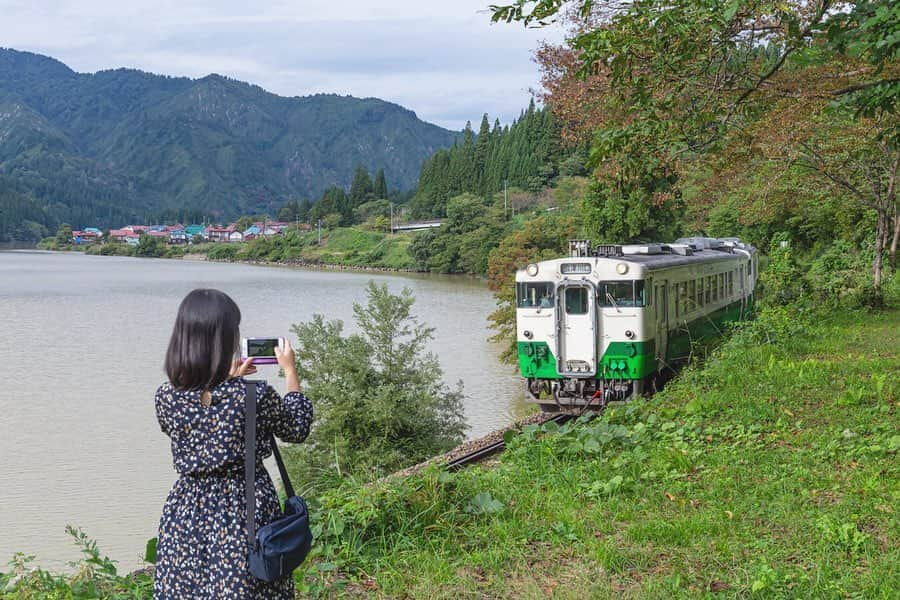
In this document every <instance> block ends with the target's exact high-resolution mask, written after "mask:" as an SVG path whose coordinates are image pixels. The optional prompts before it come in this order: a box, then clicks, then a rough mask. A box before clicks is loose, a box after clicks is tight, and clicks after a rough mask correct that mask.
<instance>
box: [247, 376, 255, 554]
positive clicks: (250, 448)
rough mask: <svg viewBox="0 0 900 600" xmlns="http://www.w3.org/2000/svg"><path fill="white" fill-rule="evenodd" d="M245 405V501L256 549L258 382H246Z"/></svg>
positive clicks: (249, 539) (249, 537)
mask: <svg viewBox="0 0 900 600" xmlns="http://www.w3.org/2000/svg"><path fill="white" fill-rule="evenodd" d="M244 385H245V389H246V395H245V396H246V401H245V404H244V415H245V418H244V479H245V481H244V499H245V501H246V504H247V543H248V544H249V545H250V547H251V548H255V547H256V382H251V381H246V382H245V383H244Z"/></svg>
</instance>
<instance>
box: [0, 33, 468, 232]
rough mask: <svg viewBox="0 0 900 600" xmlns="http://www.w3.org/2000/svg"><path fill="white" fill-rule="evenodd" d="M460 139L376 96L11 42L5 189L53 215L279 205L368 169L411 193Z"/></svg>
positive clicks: (0, 129)
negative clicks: (76, 59)
mask: <svg viewBox="0 0 900 600" xmlns="http://www.w3.org/2000/svg"><path fill="white" fill-rule="evenodd" d="M459 136H460V133H458V132H452V131H449V130H447V129H443V128H441V127H438V126H437V125H433V124H430V123H426V122H424V121H422V120H420V119H419V118H418V117H417V116H416V114H415V113H414V112H412V111H411V110H408V109H405V108H403V107H401V106H398V105H396V104H392V103H389V102H385V101H383V100H379V99H376V98H364V99H360V98H354V97H350V96H338V95H333V94H317V95H313V96H306V97H293V98H286V97H281V96H277V95H275V94H272V93H269V92H267V91H265V90H263V89H262V88H260V87H258V86H255V85H251V84H247V83H243V82H240V81H236V80H234V79H230V78H227V77H223V76H221V75H208V76H206V77H203V78H200V79H190V78H185V77H167V76H163V75H154V74H151V73H145V72H142V71H137V70H133V69H115V70H108V71H99V72H97V73H92V74H89V73H77V72H75V71H73V70H72V69H70V68H69V67H67V66H66V65H65V64H63V63H61V62H59V61H58V60H55V59H53V58H50V57H46V56H41V55H38V54H33V53H30V52H21V51H17V50H12V49H3V48H0V192H5V193H7V194H15V195H16V197H17V198H18V199H19V202H20V204H21V203H22V202H32V204H33V205H34V206H40V210H41V211H43V213H44V216H45V217H46V219H47V220H48V222H49V221H54V222H61V221H69V222H72V223H73V224H74V225H76V226H79V227H81V226H86V225H88V224H92V223H93V224H97V225H100V226H110V225H116V224H119V223H120V222H122V221H127V220H130V219H131V218H139V217H141V216H146V215H149V214H160V213H162V212H163V211H166V210H169V211H171V210H181V209H195V210H196V211H197V212H200V213H202V214H207V215H211V216H213V217H214V218H216V217H220V218H227V217H230V216H234V215H236V214H243V213H261V212H264V211H269V212H273V211H274V210H275V209H276V208H277V207H278V206H280V205H281V204H283V203H284V202H285V201H287V200H289V199H297V198H303V197H309V198H316V197H318V195H319V194H321V192H322V191H323V190H324V189H325V188H327V187H328V186H332V185H337V186H340V187H344V188H347V187H349V185H350V183H351V179H352V177H353V174H354V171H355V170H356V168H357V167H358V166H363V167H366V168H367V169H369V170H371V171H373V172H374V171H375V170H377V169H382V168H383V169H384V170H385V173H386V175H387V180H388V184H389V185H390V187H391V188H392V189H401V190H408V189H412V188H414V187H415V185H416V181H417V179H418V176H419V172H420V169H421V166H422V162H423V161H424V160H425V159H426V158H428V157H429V156H431V155H432V154H433V153H434V152H435V151H436V150H438V149H440V148H443V147H447V146H450V145H452V144H453V143H454V141H455V140H456V139H458V138H459ZM0 197H2V196H0ZM34 206H32V209H33V208H34ZM0 212H2V206H0ZM26 212H27V211H26ZM0 217H2V215H0ZM7 220H9V219H8V218H7ZM48 226H49V223H48ZM0 234H2V232H0Z"/></svg>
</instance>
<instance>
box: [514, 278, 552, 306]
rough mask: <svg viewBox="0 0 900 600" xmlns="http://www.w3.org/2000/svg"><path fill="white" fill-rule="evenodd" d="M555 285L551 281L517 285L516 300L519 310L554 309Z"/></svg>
mask: <svg viewBox="0 0 900 600" xmlns="http://www.w3.org/2000/svg"><path fill="white" fill-rule="evenodd" d="M553 295H554V292H553V284H552V283H551V282H549V281H541V282H537V283H523V282H520V283H516V300H517V302H516V303H517V305H518V307H519V308H553V305H554V298H553Z"/></svg>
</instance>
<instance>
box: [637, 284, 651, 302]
mask: <svg viewBox="0 0 900 600" xmlns="http://www.w3.org/2000/svg"><path fill="white" fill-rule="evenodd" d="M648 304H649V302H646V301H645V297H644V282H643V281H635V282H634V305H635V306H646V305H648Z"/></svg>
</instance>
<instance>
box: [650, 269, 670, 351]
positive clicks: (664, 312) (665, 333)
mask: <svg viewBox="0 0 900 600" xmlns="http://www.w3.org/2000/svg"><path fill="white" fill-rule="evenodd" d="M655 287H656V297H655V298H653V303H654V305H655V306H656V364H657V367H658V368H662V366H663V365H664V364H665V362H666V352H667V351H668V345H669V294H668V288H669V282H668V281H667V280H663V281H657V282H656V286H655Z"/></svg>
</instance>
